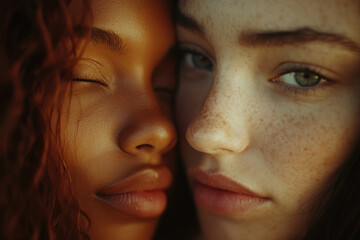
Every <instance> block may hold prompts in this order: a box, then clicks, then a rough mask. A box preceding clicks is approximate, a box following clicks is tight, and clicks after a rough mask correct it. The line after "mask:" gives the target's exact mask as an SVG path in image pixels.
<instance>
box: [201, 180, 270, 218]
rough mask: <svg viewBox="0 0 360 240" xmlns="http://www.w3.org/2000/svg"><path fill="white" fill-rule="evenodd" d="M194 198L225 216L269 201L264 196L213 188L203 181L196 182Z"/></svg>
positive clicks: (237, 213) (204, 207) (239, 212)
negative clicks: (202, 182)
mask: <svg viewBox="0 0 360 240" xmlns="http://www.w3.org/2000/svg"><path fill="white" fill-rule="evenodd" d="M194 198H195V201H196V204H197V205H198V206H199V207H201V208H203V209H204V210H206V211H209V212H211V213H215V214H218V215H224V216H234V215H239V214H242V213H245V212H247V211H249V210H251V209H255V208H257V207H259V206H260V205H262V204H264V203H265V202H266V201H267V199H264V198H259V197H255V196H250V195H245V194H241V193H236V192H230V191H226V190H222V189H218V188H212V187H209V186H206V185H204V184H201V183H195V186H194Z"/></svg>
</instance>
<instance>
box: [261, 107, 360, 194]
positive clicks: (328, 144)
mask: <svg viewBox="0 0 360 240" xmlns="http://www.w3.org/2000/svg"><path fill="white" fill-rule="evenodd" d="M324 109H327V111H324V110H321V108H318V109H316V110H315V109H314V110H315V111H309V109H303V110H301V108H300V107H299V108H293V111H286V113H280V110H279V109H277V110H274V111H273V114H272V115H273V117H272V118H270V119H268V120H272V121H266V123H265V122H264V126H265V129H264V128H261V127H259V129H262V130H263V133H266V135H265V137H264V135H263V136H262V138H261V139H263V142H262V143H261V152H262V153H263V155H264V161H265V164H266V166H267V169H269V171H270V174H271V176H274V177H273V178H274V181H275V182H276V183H278V184H277V186H278V187H279V189H280V191H284V193H285V192H286V194H288V195H289V196H291V193H293V194H297V195H299V199H298V200H299V201H302V200H304V198H305V199H306V198H307V194H309V196H308V197H311V196H312V195H313V194H314V193H316V192H319V191H320V190H321V189H322V188H324V186H325V185H326V184H327V183H328V182H329V180H330V178H331V176H332V174H333V173H334V172H335V171H336V170H337V169H338V168H339V166H340V165H341V164H342V163H343V162H344V161H345V159H346V157H347V155H348V154H349V152H350V151H351V146H353V144H354V141H355V138H356V136H357V132H358V131H357V123H356V121H354V119H356V116H355V115H354V113H352V114H351V113H350V112H346V111H341V110H340V109H341V108H338V109H329V108H324ZM274 186H275V185H274ZM279 189H278V190H277V191H279ZM289 193H290V194H289ZM292 197H293V196H292Z"/></svg>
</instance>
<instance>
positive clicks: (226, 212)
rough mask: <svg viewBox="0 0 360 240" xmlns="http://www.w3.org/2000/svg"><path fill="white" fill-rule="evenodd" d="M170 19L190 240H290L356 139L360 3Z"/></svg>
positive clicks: (206, 8)
mask: <svg viewBox="0 0 360 240" xmlns="http://www.w3.org/2000/svg"><path fill="white" fill-rule="evenodd" d="M179 9H180V12H181V13H182V14H180V17H179V19H178V26H177V32H178V37H179V42H180V49H181V50H182V51H183V58H182V62H181V63H180V79H179V80H180V83H179V90H178V95H177V116H178V122H179V129H180V141H181V151H182V156H183V160H184V162H185V165H186V168H187V172H188V174H189V182H190V185H191V188H192V189H193V191H194V199H195V202H196V205H197V210H198V215H199V220H200V225H201V234H200V238H201V239H206V240H215V239H222V240H229V239H233V240H235V239H236V240H238V239H241V240H258V239H266V240H269V239H270V240H271V239H274V240H275V239H276V240H289V239H291V240H294V239H301V237H302V236H303V235H304V233H305V232H306V229H307V220H308V217H309V213H310V211H311V208H312V207H313V205H314V202H315V201H316V197H317V196H318V194H319V193H320V192H321V191H322V190H323V189H324V188H325V187H326V185H327V184H328V183H329V182H330V180H331V179H332V176H333V174H334V172H335V171H336V170H337V169H338V168H339V166H340V165H341V164H342V163H343V162H344V161H345V158H346V156H347V155H348V154H349V152H350V150H351V146H352V145H353V143H354V141H355V139H356V137H357V136H358V135H359V126H358V122H359V121H358V119H359V117H360V96H359V91H360V79H359V76H360V68H359V66H360V48H359V46H360V31H359V22H360V12H359V9H360V2H359V1H357V0H345V1H338V0H328V1H311V0H293V1H288V0H277V1H268V0H224V1H218V0H191V1H190V0H182V1H180V3H179ZM294 72H298V73H297V74H296V76H295V74H294ZM302 72H307V73H308V75H305V76H304V75H301V73H302ZM295 77H296V79H297V80H298V81H295ZM300 80H303V81H302V82H301V84H302V86H300V85H299V81H300ZM306 85H312V86H306ZM199 183H201V184H199ZM248 190H251V192H252V193H250V194H249V191H248ZM234 206H235V207H234Z"/></svg>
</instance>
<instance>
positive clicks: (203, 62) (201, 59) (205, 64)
mask: <svg viewBox="0 0 360 240" xmlns="http://www.w3.org/2000/svg"><path fill="white" fill-rule="evenodd" d="M190 57H191V63H192V64H193V65H194V67H196V68H202V69H209V70H210V69H212V68H213V64H212V62H211V61H210V59H208V58H207V57H205V56H204V55H202V54H199V53H192V54H191V56H190Z"/></svg>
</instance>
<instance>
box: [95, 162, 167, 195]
mask: <svg viewBox="0 0 360 240" xmlns="http://www.w3.org/2000/svg"><path fill="white" fill-rule="evenodd" d="M172 181H173V177H172V173H171V172H170V170H169V169H168V168H167V167H164V166H145V167H141V168H139V169H136V170H135V171H133V172H132V173H130V174H129V175H127V176H125V177H123V178H122V179H121V180H117V181H115V183H113V184H110V185H108V186H106V187H105V188H102V189H101V190H99V191H98V192H97V193H96V195H97V196H109V195H118V194H123V193H128V192H141V191H155V190H165V189H167V188H169V187H170V185H171V183H172Z"/></svg>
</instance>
